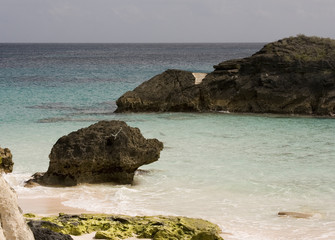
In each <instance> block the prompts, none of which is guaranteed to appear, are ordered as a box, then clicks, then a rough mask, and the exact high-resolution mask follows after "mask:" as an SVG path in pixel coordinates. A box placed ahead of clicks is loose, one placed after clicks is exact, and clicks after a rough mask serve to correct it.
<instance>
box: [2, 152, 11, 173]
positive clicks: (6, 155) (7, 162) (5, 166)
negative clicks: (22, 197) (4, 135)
mask: <svg viewBox="0 0 335 240" xmlns="http://www.w3.org/2000/svg"><path fill="white" fill-rule="evenodd" d="M12 158H13V156H12V153H11V152H10V150H9V149H8V148H1V147H0V173H1V171H2V172H5V173H10V172H12V171H13V166H14V162H13V159H12Z"/></svg>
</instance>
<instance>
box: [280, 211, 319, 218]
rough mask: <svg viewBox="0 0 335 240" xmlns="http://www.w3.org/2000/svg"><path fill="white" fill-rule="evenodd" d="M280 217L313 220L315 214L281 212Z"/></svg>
mask: <svg viewBox="0 0 335 240" xmlns="http://www.w3.org/2000/svg"><path fill="white" fill-rule="evenodd" d="M278 216H280V217H294V218H311V217H313V214H311V213H299V212H279V213H278Z"/></svg>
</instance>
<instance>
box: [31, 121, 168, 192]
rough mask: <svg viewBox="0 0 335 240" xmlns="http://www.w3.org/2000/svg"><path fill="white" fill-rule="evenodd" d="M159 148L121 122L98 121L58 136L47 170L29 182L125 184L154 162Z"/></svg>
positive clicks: (161, 145)
mask: <svg viewBox="0 0 335 240" xmlns="http://www.w3.org/2000/svg"><path fill="white" fill-rule="evenodd" d="M162 149H163V143H161V142H160V141H158V140H157V139H145V138H144V137H143V135H142V134H141V132H140V130H139V129H138V128H132V127H129V126H128V125H127V124H126V123H125V122H123V121H100V122H98V123H96V124H93V125H91V126H89V127H87V128H82V129H79V130H78V131H75V132H72V133H70V134H69V135H66V136H63V137H61V138H60V139H59V140H58V141H57V142H56V144H55V145H54V146H53V148H52V150H51V153H50V155H49V158H50V163H49V168H48V171H47V172H46V173H37V174H35V175H34V176H33V179H32V180H30V181H29V182H30V183H31V182H37V183H39V184H42V185H65V186H73V185H76V184H78V183H102V182H115V183H121V184H129V183H131V182H132V181H133V178H134V174H135V171H136V170H137V169H138V168H139V167H140V166H142V165H144V164H149V163H152V162H155V161H157V160H158V158H159V156H160V151H161V150H162Z"/></svg>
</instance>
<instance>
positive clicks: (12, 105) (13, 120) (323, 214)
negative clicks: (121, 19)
mask: <svg viewBox="0 0 335 240" xmlns="http://www.w3.org/2000/svg"><path fill="white" fill-rule="evenodd" d="M263 45H264V44H263V43H222V44H221V43H217V44H205V43H204V44H0V109H1V110H0V146H1V147H8V148H10V150H11V151H12V153H13V160H14V163H15V165H14V172H13V173H11V174H7V175H6V179H7V181H9V182H10V184H11V185H12V186H13V188H14V189H15V190H16V191H17V193H18V196H19V198H42V197H47V198H48V197H49V198H52V197H55V196H57V197H61V198H62V199H63V204H64V205H65V206H69V207H77V208H83V209H86V210H88V211H96V212H104V213H115V214H127V215H158V214H164V215H182V216H189V217H199V218H204V219H207V220H210V221H212V222H214V223H217V224H218V225H219V226H220V227H221V229H222V231H223V232H224V237H225V239H227V240H229V239H231V240H232V239H242V240H243V239H248V240H253V239H254V240H262V239H335V206H334V201H335V121H334V119H327V118H313V117H299V116H280V115H266V114H263V115H253V114H224V113H145V114H141V113H140V114H114V113H113V112H114V110H115V109H116V104H115V101H116V100H117V99H118V98H119V97H120V96H121V95H122V94H123V93H125V92H126V91H129V90H132V89H134V88H135V87H136V86H138V85H139V84H140V83H142V82H144V81H146V80H148V79H150V78H151V77H153V76H155V75H156V74H159V73H161V72H163V71H165V70H167V69H183V70H189V71H193V72H211V71H213V65H215V64H218V63H220V62H222V61H224V60H228V59H235V58H242V57H247V56H250V55H252V54H253V53H255V52H257V51H258V50H260V48H261V47H262V46H263ZM99 120H123V121H126V122H127V123H128V124H129V125H130V126H132V127H138V128H139V129H140V130H141V132H142V134H143V135H144V136H145V137H146V138H157V139H159V140H160V141H162V142H163V143H164V150H163V151H162V152H161V157H160V159H159V160H158V161H157V162H155V163H152V164H150V165H147V166H143V167H141V169H143V170H146V171H140V172H138V173H137V174H136V176H135V180H134V184H132V185H115V184H98V185H92V184H82V185H79V186H76V187H66V188H49V187H35V188H29V189H28V188H24V187H23V184H24V181H25V180H27V179H28V178H29V177H30V176H31V175H32V174H33V173H35V172H40V171H46V170H47V168H48V163H49V159H48V155H49V153H50V150H51V148H52V146H53V144H54V143H55V142H56V141H57V139H58V138H60V137H61V136H63V135H66V134H68V133H70V132H71V131H75V130H77V129H79V128H82V127H87V126H89V125H91V124H93V123H95V122H97V121H99ZM279 211H290V212H299V213H308V214H311V215H312V217H310V218H308V219H303V218H300V219H296V218H291V217H278V215H277V214H278V212H279Z"/></svg>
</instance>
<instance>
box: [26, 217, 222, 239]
mask: <svg viewBox="0 0 335 240" xmlns="http://www.w3.org/2000/svg"><path fill="white" fill-rule="evenodd" d="M29 216H32V215H30V214H29V215H27V216H26V217H29ZM40 221H41V222H42V226H43V227H44V228H47V229H50V230H52V231H54V232H59V233H63V234H71V235H81V234H86V233H91V232H97V233H96V235H95V238H96V239H126V238H129V237H133V236H137V237H139V238H148V239H153V240H169V239H170V240H200V239H201V240H222V238H221V237H220V235H219V234H220V232H221V230H220V228H219V227H218V226H217V225H215V224H213V223H211V222H208V221H206V220H203V219H195V218H187V217H170V216H143V217H140V216H137V217H130V216H124V215H105V214H81V215H68V214H63V213H61V214H59V216H54V217H43V218H41V219H40Z"/></svg>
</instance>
